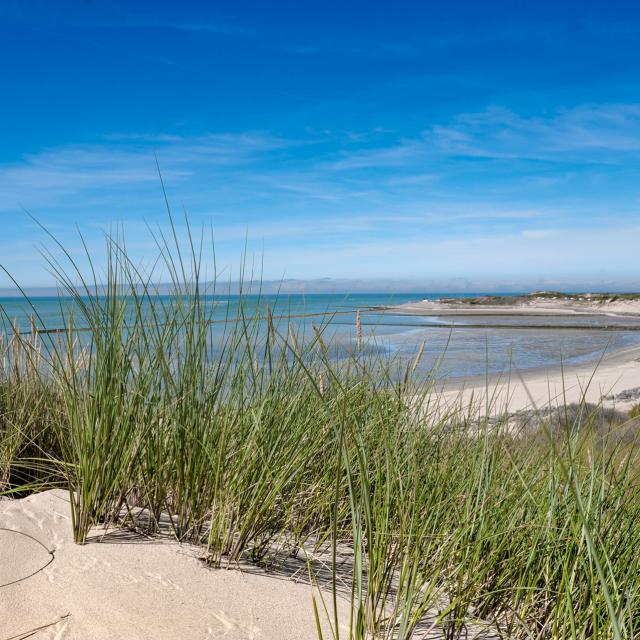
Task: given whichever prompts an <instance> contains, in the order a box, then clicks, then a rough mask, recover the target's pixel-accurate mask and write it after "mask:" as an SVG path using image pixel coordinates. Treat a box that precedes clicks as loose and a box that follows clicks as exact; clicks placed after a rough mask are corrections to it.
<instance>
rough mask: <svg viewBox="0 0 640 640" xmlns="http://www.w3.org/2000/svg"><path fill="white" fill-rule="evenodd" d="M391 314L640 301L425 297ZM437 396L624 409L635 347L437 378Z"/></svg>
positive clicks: (633, 391) (637, 393) (472, 402)
mask: <svg viewBox="0 0 640 640" xmlns="http://www.w3.org/2000/svg"><path fill="white" fill-rule="evenodd" d="M389 311H390V312H392V313H394V314H407V315H419V316H431V315H437V316H439V317H462V318H464V317H474V316H492V317H500V316H505V317H510V318H513V317H515V316H523V317H526V316H546V317H549V318H550V321H551V322H552V319H553V317H554V316H562V317H566V316H571V315H593V316H610V317H628V318H634V319H636V318H638V317H640V301H638V300H620V301H614V302H606V303H602V302H593V301H590V300H588V299H585V300H584V301H581V300H577V301H576V300H566V299H558V300H538V299H534V300H530V301H526V302H519V303H518V304H499V305H497V304H473V306H470V305H468V304H466V303H465V302H464V301H461V300H451V301H447V302H441V301H433V300H425V301H423V302H418V303H410V304H406V305H401V306H398V307H394V308H392V309H389ZM437 388H438V390H440V391H442V394H441V395H440V397H439V399H438V402H439V403H443V404H444V406H448V407H452V406H458V407H461V408H463V409H465V410H471V411H473V412H480V413H481V412H483V411H484V412H485V413H486V412H487V411H489V412H490V413H492V414H502V413H512V412H516V411H521V410H528V409H536V408H537V409H539V408H543V407H546V406H556V405H559V404H564V403H565V402H566V403H574V402H581V401H586V402H590V403H594V404H598V403H602V405H603V406H606V407H614V408H616V409H619V410H622V411H627V410H629V409H630V408H631V407H632V406H633V405H634V404H636V403H637V402H639V401H640V347H638V346H636V347H631V348H626V349H621V350H617V351H613V350H611V351H608V352H607V351H605V352H603V353H602V354H600V355H599V356H598V359H597V360H593V361H591V362H588V363H584V364H579V365H570V366H563V365H562V364H561V363H560V362H558V364H557V365H556V366H552V367H545V368H542V369H529V370H524V371H517V370H510V371H506V372H504V373H501V374H494V375H490V376H473V377H469V378H454V379H448V380H444V381H442V382H441V383H440V384H439V385H437Z"/></svg>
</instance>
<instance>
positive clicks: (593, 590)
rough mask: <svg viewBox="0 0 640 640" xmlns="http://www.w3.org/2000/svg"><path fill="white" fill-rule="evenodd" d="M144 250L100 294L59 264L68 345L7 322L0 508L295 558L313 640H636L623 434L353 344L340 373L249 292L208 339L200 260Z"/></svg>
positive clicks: (235, 559) (238, 552) (636, 592)
mask: <svg viewBox="0 0 640 640" xmlns="http://www.w3.org/2000/svg"><path fill="white" fill-rule="evenodd" d="M155 239H156V246H157V254H158V256H157V257H158V260H157V262H156V263H155V264H156V266H155V267H154V269H151V270H150V271H148V272H147V271H144V270H143V269H142V268H141V267H140V266H139V265H137V264H135V263H134V262H133V261H132V260H131V259H130V257H129V255H128V253H127V251H126V244H125V243H124V242H123V241H122V240H120V239H118V238H114V237H109V238H107V245H108V255H109V262H108V265H107V267H106V270H105V271H104V273H100V274H99V273H97V268H96V272H93V273H91V276H90V277H87V276H86V274H84V273H82V272H81V271H80V269H79V268H77V267H76V263H75V262H74V261H73V260H72V259H71V258H70V256H69V254H68V253H66V251H65V250H64V248H63V247H58V248H57V249H56V251H54V252H52V253H50V254H48V256H47V259H48V262H49V267H50V269H51V271H52V272H53V273H54V274H55V275H56V277H57V279H58V282H59V286H60V290H61V295H62V296H64V297H65V298H64V299H71V300H72V301H73V305H72V308H73V314H71V313H70V312H69V311H68V310H63V311H64V312H65V314H66V318H67V320H66V323H67V326H66V330H65V331H63V332H61V333H58V334H45V333H43V332H40V333H39V332H38V327H42V323H41V322H40V321H39V319H38V317H37V307H36V306H35V305H34V307H33V311H34V330H33V331H32V333H31V335H29V336H22V335H19V334H18V332H15V331H14V330H13V329H12V326H11V323H10V319H8V318H7V319H6V322H5V329H6V332H5V333H6V337H5V340H4V342H3V345H2V349H3V354H2V356H3V358H2V363H3V366H2V371H1V380H0V490H1V491H2V492H3V493H5V494H14V495H16V494H21V493H25V492H28V491H33V490H40V489H42V488H47V487H51V486H66V487H67V488H68V491H69V496H70V500H71V511H72V526H73V534H74V539H75V541H76V542H78V543H84V542H85V541H86V539H87V536H88V535H89V534H90V532H91V529H92V528H93V527H94V526H95V525H97V524H101V523H110V524H111V525H113V526H128V525H131V524H135V525H136V526H137V527H144V528H145V529H146V530H147V532H148V533H150V534H153V533H155V531H156V530H157V529H158V528H159V523H160V520H161V517H162V516H168V521H169V522H170V525H171V528H172V531H173V535H174V536H175V537H176V539H178V540H181V541H190V542H194V543H196V544H200V545H202V546H203V549H204V555H205V556H206V560H207V562H208V563H209V564H210V565H211V566H212V567H217V568H233V567H236V566H238V565H239V563H240V562H243V561H248V562H254V563H257V564H261V565H263V566H268V565H277V564H278V563H279V562H283V563H284V561H285V560H286V558H287V557H290V556H292V555H295V556H298V557H299V558H302V559H304V560H305V561H306V562H308V573H309V577H310V582H311V584H312V586H313V606H311V605H310V610H309V615H310V616H311V615H314V614H315V616H316V619H317V621H318V624H317V629H318V636H319V637H322V638H346V639H349V640H351V639H364V638H385V639H392V638H394V639H395V638H397V639H408V638H412V637H413V638H419V637H426V635H425V634H428V633H431V634H433V637H438V636H439V637H442V638H462V637H473V636H474V634H476V633H480V632H482V633H485V634H488V635H491V634H492V635H493V637H511V638H523V639H524V638H527V639H534V638H535V639H538V638H540V639H542V638H576V639H577V638H580V639H585V640H586V639H587V638H613V639H618V638H628V639H631V638H635V637H638V635H640V555H639V554H638V553H637V549H638V548H640V527H638V526H637V523H638V522H639V521H640V492H639V486H638V479H639V476H638V473H639V472H640V458H639V449H638V442H637V438H636V437H634V433H635V428H636V426H635V423H634V422H633V418H629V419H628V421H624V420H623V421H622V422H620V421H618V422H613V423H611V424H608V423H607V424H606V425H604V426H603V422H602V420H600V419H599V417H598V416H599V413H598V410H597V408H595V409H594V408H593V407H589V406H587V405H586V403H581V404H579V405H578V406H577V407H560V408H559V410H558V411H556V412H555V413H554V414H553V419H552V417H551V416H550V414H544V413H542V412H541V413H540V414H539V416H538V421H537V423H536V427H535V428H514V425H513V422H512V421H511V420H509V419H508V417H505V418H504V419H503V420H494V419H491V420H490V419H489V417H488V415H489V414H490V413H491V407H485V408H484V410H483V411H477V410H475V411H472V410H470V409H465V410H463V409H460V408H457V409H451V408H448V407H450V405H447V406H445V405H444V403H443V402H442V399H441V398H440V396H439V393H438V392H437V391H436V390H435V388H434V386H433V384H432V378H431V377H430V376H425V375H424V374H422V377H421V378H420V379H417V378H416V373H415V371H416V366H414V365H415V363H412V362H409V363H408V364H407V363H403V362H399V361H394V360H387V359H385V358H384V357H382V356H371V355H369V354H368V352H367V350H366V349H364V348H363V346H362V344H361V340H362V338H361V337H360V336H359V337H358V343H357V345H356V347H355V349H354V351H353V353H351V354H350V355H349V356H345V357H343V358H341V359H340V360H336V359H335V358H332V357H330V355H329V354H330V350H329V348H328V346H327V344H326V342H325V339H324V337H323V331H324V327H323V326H320V327H314V330H313V331H312V332H311V334H310V335H300V334H296V332H295V331H294V330H293V329H292V328H291V326H290V325H288V324H287V323H286V320H283V319H282V318H278V319H275V316H274V314H273V313H272V310H271V309H269V310H267V312H266V313H265V312H264V309H261V308H260V309H256V308H255V307H250V306H249V303H248V302H247V303H246V304H245V303H244V302H243V297H242V295H241V296H240V303H239V304H238V306H237V312H236V313H235V314H234V315H233V316H232V317H228V318H227V320H228V321H227V322H226V323H222V324H215V325H214V324H212V323H211V320H212V318H213V315H212V314H213V307H212V305H211V297H210V296H211V294H213V293H215V292H216V291H219V290H220V289H219V288H220V287H221V283H220V282H218V283H217V284H216V287H218V289H215V290H214V289H213V288H212V285H210V284H207V282H208V280H207V279H206V278H205V277H204V271H203V265H204V264H206V263H207V260H206V259H205V257H204V256H205V250H206V246H205V243H204V242H203V241H202V240H201V239H194V238H193V237H192V236H191V235H189V238H188V241H187V243H186V246H185V245H184V244H182V243H180V242H179V241H178V238H177V235H176V234H175V233H174V234H169V235H168V236H167V237H165V236H163V235H162V234H157V235H156V236H155ZM54 248H55V246H54ZM56 256H58V257H56ZM87 257H88V259H89V262H90V261H91V256H90V255H88V256H87ZM159 273H162V274H165V275H166V274H168V275H169V277H170V279H171V282H172V290H171V295H169V296H159V295H157V289H156V288H155V287H154V285H153V283H154V282H156V281H157V278H158V276H159ZM241 294H242V292H241ZM62 300H63V298H62V297H61V304H63V302H62ZM80 327H82V328H83V329H85V330H86V331H85V332H84V333H83V334H82V337H81V335H80V333H78V332H77V331H76V329H77V328H80ZM212 332H217V333H216V340H215V341H214V340H212ZM417 357H419V354H417ZM140 509H142V510H144V513H146V514H148V516H149V517H148V518H147V519H146V520H145V521H144V522H141V521H139V520H137V516H136V514H138V513H140ZM317 558H321V559H322V563H323V564H324V565H327V566H328V567H329V571H328V573H327V572H324V573H323V572H322V571H321V566H320V565H319V564H318V563H317V561H316V559H317ZM345 558H346V561H345ZM345 603H346V604H345ZM283 606H286V603H283ZM345 606H346V610H347V611H348V614H347V615H346V616H344V615H343V614H341V610H344V609H345Z"/></svg>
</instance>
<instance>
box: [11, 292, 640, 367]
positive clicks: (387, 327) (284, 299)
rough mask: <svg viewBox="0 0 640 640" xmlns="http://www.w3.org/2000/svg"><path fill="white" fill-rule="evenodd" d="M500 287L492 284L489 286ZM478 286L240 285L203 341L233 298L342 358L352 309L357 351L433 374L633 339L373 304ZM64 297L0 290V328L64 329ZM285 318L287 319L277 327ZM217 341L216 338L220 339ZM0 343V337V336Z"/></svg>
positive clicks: (216, 300) (546, 323)
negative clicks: (330, 288)
mask: <svg viewBox="0 0 640 640" xmlns="http://www.w3.org/2000/svg"><path fill="white" fill-rule="evenodd" d="M494 293H495V294H496V295H500V293H499V292H494ZM477 295H487V292H477V293H475V292H474V293H464V294H456V293H447V292H442V293H420V292H416V293H402V294H390V293H377V294H376V293H363V294H279V295H272V294H264V295H257V294H249V295H244V296H243V297H242V298H240V297H239V296H237V295H216V296H207V297H206V298H205V302H206V304H207V305H210V312H211V318H212V319H213V320H215V321H216V322H214V323H213V324H212V325H211V340H212V344H214V345H215V343H216V340H217V339H218V338H217V336H222V334H223V332H224V327H225V326H226V324H228V323H229V322H233V319H234V318H236V317H237V313H238V310H239V307H240V305H242V308H243V309H244V313H245V315H247V316H250V315H252V314H253V313H255V312H256V310H259V311H260V313H261V314H262V316H266V314H267V309H268V310H269V312H270V313H271V314H272V315H273V316H274V317H276V318H277V322H278V327H279V330H280V331H282V332H284V333H285V334H286V333H287V331H288V330H289V327H288V325H289V323H290V324H291V327H292V329H293V331H294V332H295V333H296V335H297V336H298V337H299V338H300V339H301V340H305V339H309V340H311V339H313V337H314V336H315V335H316V331H317V330H320V331H321V333H322V336H323V340H324V342H325V344H327V345H329V349H330V354H331V357H333V358H335V359H337V360H339V359H341V358H345V357H350V356H351V355H353V353H354V352H355V351H356V350H357V348H358V334H357V314H358V312H359V316H360V321H361V343H360V344H361V350H360V352H359V353H360V354H361V355H362V356H363V357H373V358H377V359H382V360H388V361H389V362H393V363H394V364H397V365H398V366H399V367H402V366H404V365H405V364H407V363H413V362H414V361H415V359H416V356H417V354H418V353H420V354H421V357H420V360H419V363H418V366H417V369H416V374H415V375H417V376H420V375H427V374H429V375H433V376H435V377H438V378H467V377H472V376H483V375H490V374H497V373H503V372H505V371H514V370H517V371H526V370H531V369H537V368H554V367H558V368H559V367H561V366H571V365H574V364H582V363H590V362H593V363H595V362H597V360H598V359H599V358H600V357H601V356H602V355H603V354H605V353H611V352H613V351H617V350H620V349H624V348H627V347H632V346H636V345H640V319H631V318H628V317H625V318H620V317H612V316H604V315H603V316H586V315H585V316H561V317H558V316H534V317H532V316H526V317H525V316H521V317H518V316H514V317H508V318H505V317H498V316H495V317H494V316H482V317H480V318H478V317H468V316H467V317H439V316H438V315H437V314H434V315H429V316H416V315H405V314H403V313H398V312H392V311H384V312H383V311H382V309H383V308H384V307H396V306H399V305H402V304H405V303H409V302H418V301H421V300H435V299H438V298H441V297H450V298H453V297H467V296H477ZM74 306H75V305H74V303H73V301H72V300H71V299H70V298H64V297H32V298H30V299H29V300H28V301H27V300H25V299H23V298H18V297H5V298H0V311H1V313H2V322H0V332H5V333H11V331H12V325H13V323H15V324H16V325H17V326H18V328H19V330H20V331H21V332H25V333H26V332H29V331H30V328H31V323H32V322H35V324H36V326H37V328H38V330H39V331H43V330H44V331H52V330H59V329H63V328H64V326H65V322H66V320H65V318H66V316H67V314H68V311H69V309H74ZM73 317H74V326H76V327H78V328H82V323H83V320H82V314H81V313H80V311H79V310H78V309H77V308H76V309H75V310H74V311H73ZM263 324H264V325H265V327H266V323H263ZM285 325H286V327H285ZM219 339H220V340H222V337H220V338H219ZM5 344H6V341H5Z"/></svg>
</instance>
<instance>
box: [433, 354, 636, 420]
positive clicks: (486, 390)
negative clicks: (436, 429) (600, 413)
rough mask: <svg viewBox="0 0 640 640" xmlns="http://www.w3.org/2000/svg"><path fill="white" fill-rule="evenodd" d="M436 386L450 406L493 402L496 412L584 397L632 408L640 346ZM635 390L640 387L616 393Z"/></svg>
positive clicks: (451, 380) (477, 407)
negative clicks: (569, 362)
mask: <svg viewBox="0 0 640 640" xmlns="http://www.w3.org/2000/svg"><path fill="white" fill-rule="evenodd" d="M434 387H435V388H434V390H435V391H436V392H438V394H439V400H440V401H441V402H443V403H444V405H445V406H446V407H449V408H452V407H454V406H457V407H459V408H461V409H465V410H469V411H472V412H477V411H481V410H485V409H483V408H484V407H488V408H489V413H490V414H491V415H501V414H505V413H515V412H517V411H523V410H532V409H533V410H535V409H541V408H545V407H550V406H558V405H563V404H565V403H567V404H572V403H579V402H581V401H585V402H589V403H592V404H596V405H598V404H601V405H602V406H603V407H608V408H614V409H618V410H620V411H628V410H629V409H630V408H631V407H632V406H633V405H634V404H636V403H638V402H640V346H634V347H625V348H624V349H618V350H616V351H612V352H611V353H608V354H607V353H605V354H604V355H602V356H601V357H600V358H598V359H597V360H591V361H589V362H588V363H580V364H574V365H565V366H562V365H560V364H558V365H557V366H549V367H537V368H535V369H525V370H521V371H519V370H516V369H511V370H509V371H505V372H502V373H493V374H489V375H487V376H468V377H456V378H447V379H444V380H438V381H437V382H436V383H435V385H434ZM630 391H635V392H636V393H631V394H630V397H628V398H618V397H617V396H618V395H619V394H623V392H630ZM611 396H615V397H613V398H612V397H611Z"/></svg>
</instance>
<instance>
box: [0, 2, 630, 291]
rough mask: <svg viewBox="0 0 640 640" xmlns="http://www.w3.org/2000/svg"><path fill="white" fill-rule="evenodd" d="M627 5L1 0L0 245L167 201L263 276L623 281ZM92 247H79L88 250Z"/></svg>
mask: <svg viewBox="0 0 640 640" xmlns="http://www.w3.org/2000/svg"><path fill="white" fill-rule="evenodd" d="M639 38H640V6H639V5H637V3H634V2H613V1H610V2H606V3H605V2H587V1H582V2H561V3H559V2H557V0H556V1H555V2H549V3H547V2H537V3H532V2H526V3H525V2H516V1H515V0H511V1H509V2H492V1H490V0H486V1H485V2H447V3H444V2H426V1H425V2H394V3H391V2H372V1H370V2H347V1H342V2H330V1H325V2H278V1H277V0H274V2H269V3H267V2H237V1H236V2H228V3H227V2H201V3H200V2H193V1H191V2H189V1H184V2H181V3H176V2H162V1H160V0H156V1H155V2H146V1H144V0H140V1H137V2H135V3H133V2H125V1H124V0H114V1H111V0H92V1H91V2H81V1H71V0H57V1H56V2H55V3H53V2H49V1H47V0H41V1H39V2H38V1H36V0H15V1H13V0H3V2H2V3H1V4H0V56H1V59H2V60H3V64H2V65H1V66H0V81H1V83H2V88H3V97H2V100H1V101H0V127H1V133H2V137H1V139H2V144H1V145H0V223H1V224H2V227H1V228H0V262H1V263H2V264H3V265H4V266H6V267H7V268H8V269H9V270H10V271H11V272H12V273H13V274H14V275H15V276H16V277H17V278H18V280H19V281H20V282H21V283H24V284H25V285H40V284H46V283H48V282H50V281H51V278H50V276H49V275H48V274H47V273H46V272H45V271H44V269H43V261H42V260H41V259H40V257H39V254H38V245H39V243H40V242H42V241H43V240H44V236H43V234H42V233H41V232H40V231H38V229H37V227H36V226H35V225H34V224H33V222H32V221H31V220H30V219H29V218H28V216H27V215H26V214H25V213H24V211H23V209H27V210H29V211H30V212H31V213H32V214H33V215H34V216H35V217H36V218H38V220H40V221H41V222H42V223H43V224H45V225H46V226H47V227H48V228H50V229H51V230H52V231H53V232H54V233H55V234H56V235H57V236H58V237H59V238H60V239H61V240H62V241H63V242H64V243H66V244H67V245H68V246H69V247H70V248H71V249H72V250H73V251H77V250H78V249H79V241H78V238H77V231H76V226H77V227H78V228H79V229H80V230H81V231H82V233H83V234H84V235H85V236H86V239H87V242H88V244H89V246H90V248H91V251H92V252H94V255H95V256H96V257H99V256H100V255H101V251H102V240H101V233H102V232H103V231H104V230H105V229H108V228H109V227H110V226H111V225H121V226H122V227H123V228H124V230H125V232H126V233H127V237H128V239H129V248H130V250H131V251H132V252H133V253H134V254H136V255H139V256H140V257H144V256H146V255H149V254H150V252H151V251H152V243H151V242H150V240H149V236H148V234H147V233H146V231H145V229H146V227H145V225H146V224H151V225H165V224H166V221H167V218H166V213H165V210H164V205H163V199H162V191H161V189H160V184H159V180H158V175H157V172H156V166H155V158H156V157H157V159H158V162H159V164H160V166H161V168H162V172H163V176H164V179H165V182H166V184H167V189H168V194H169V198H170V201H171V205H172V207H173V208H174V209H175V211H176V213H177V214H178V215H180V214H181V212H182V210H183V208H184V209H186V210H187V211H188V214H189V218H190V220H191V222H192V224H193V225H195V226H199V225H201V224H205V225H209V224H212V225H213V227H214V229H215V237H216V247H217V252H218V260H219V263H220V264H222V265H224V266H225V267H228V268H229V269H231V270H233V269H236V268H237V257H238V255H239V253H240V251H241V250H242V248H243V245H244V242H245V237H246V234H247V232H248V237H249V241H248V247H249V252H250V253H251V254H254V255H257V256H261V255H262V254H264V276H265V277H267V278H280V277H283V276H284V277H292V278H320V277H329V278H358V279H374V280H375V279H376V278H391V279H393V278H397V279H403V280H412V281H415V282H416V283H418V286H419V284H420V282H425V281H427V280H429V281H439V282H442V283H444V284H446V282H447V281H449V280H452V279H455V278H466V279H470V280H471V281H473V279H474V278H475V279H485V280H487V279H489V280H493V281H496V282H499V281H505V282H506V281H510V282H517V281H522V282H523V283H526V282H529V281H534V280H535V281H536V282H537V281H538V280H540V279H544V280H545V281H549V282H555V281H562V280H563V279H564V280H566V281H569V280H571V281H584V282H585V283H589V282H593V283H598V282H605V281H606V282H616V279H617V280H619V281H620V282H622V281H625V282H626V281H629V280H630V279H631V280H633V279H634V278H635V279H636V280H637V281H638V283H639V284H640V268H639V267H640V265H639V259H638V254H639V253H640V252H639V251H638V247H639V246H640V216H639V215H638V212H639V207H640V179H639V178H640V82H639V80H640V73H639V72H640V47H638V45H637V43H638V42H639V41H640V40H639ZM98 259H99V258H98ZM7 284H8V280H7V279H6V278H2V277H0V286H3V285H7Z"/></svg>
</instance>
